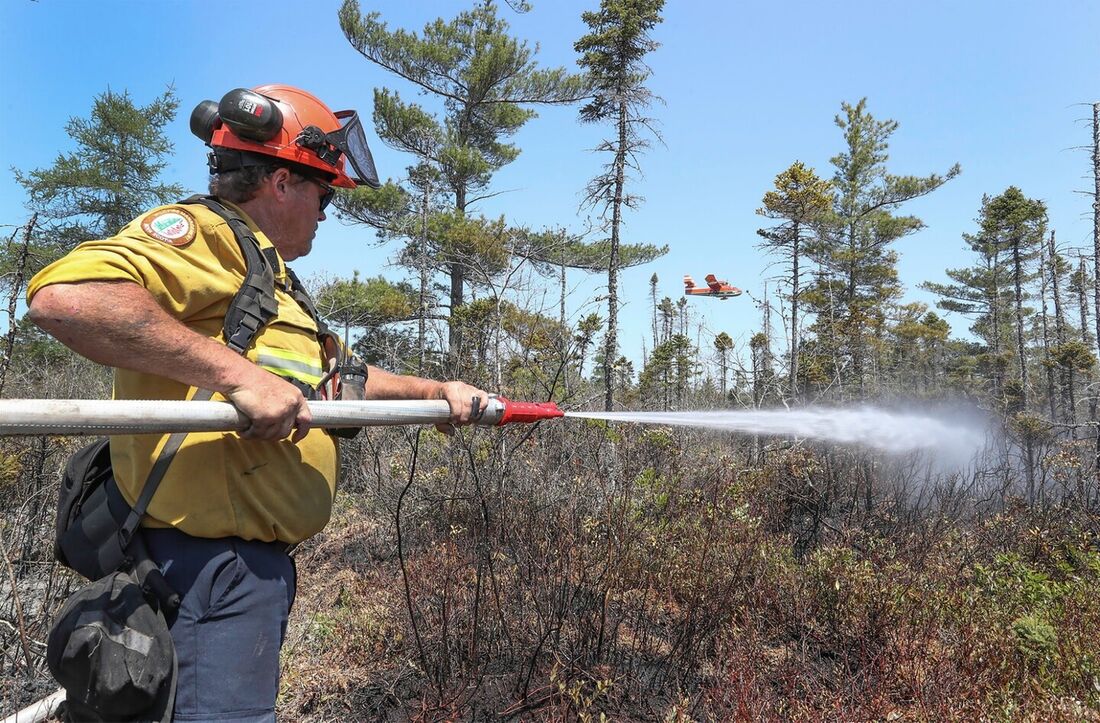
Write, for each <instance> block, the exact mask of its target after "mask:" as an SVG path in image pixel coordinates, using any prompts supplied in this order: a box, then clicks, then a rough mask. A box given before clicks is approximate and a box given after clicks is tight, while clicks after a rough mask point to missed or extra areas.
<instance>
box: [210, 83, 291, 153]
mask: <svg viewBox="0 0 1100 723" xmlns="http://www.w3.org/2000/svg"><path fill="white" fill-rule="evenodd" d="M218 116H219V117H220V118H221V120H222V123H224V124H226V125H227V126H229V129H230V130H231V131H233V132H234V133H236V134H237V135H238V136H240V137H241V138H247V139H248V140H250V141H258V142H260V143H263V142H264V141H269V140H271V139H272V138H274V137H275V136H276V134H278V132H279V131H280V130H282V128H283V114H282V111H280V110H279V106H277V105H276V104H275V102H274V101H272V100H271V99H270V98H265V97H264V96H262V95H260V94H259V93H256V92H255V91H251V90H248V89H247V88H237V89H236V90H231V91H229V92H228V93H226V94H225V95H224V96H223V97H222V100H221V102H220V103H218Z"/></svg>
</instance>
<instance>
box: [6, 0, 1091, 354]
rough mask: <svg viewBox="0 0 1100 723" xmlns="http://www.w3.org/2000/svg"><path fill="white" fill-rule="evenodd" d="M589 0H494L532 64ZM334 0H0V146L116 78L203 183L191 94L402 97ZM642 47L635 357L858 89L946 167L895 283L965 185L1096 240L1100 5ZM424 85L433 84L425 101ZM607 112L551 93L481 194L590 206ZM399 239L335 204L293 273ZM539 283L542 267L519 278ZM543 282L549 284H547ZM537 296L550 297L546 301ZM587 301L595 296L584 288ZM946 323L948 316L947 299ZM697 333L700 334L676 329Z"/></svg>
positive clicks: (489, 207)
mask: <svg viewBox="0 0 1100 723" xmlns="http://www.w3.org/2000/svg"><path fill="white" fill-rule="evenodd" d="M596 2H597V0H584V1H583V2H576V1H574V0H568V1H566V0H559V1H557V2H549V0H534V10H533V11H532V12H531V13H528V14H526V15H517V14H515V13H513V12H512V11H511V10H509V9H508V8H507V7H504V8H503V9H502V10H501V12H502V14H503V15H504V16H505V17H506V18H507V19H508V20H509V22H510V23H511V25H512V29H513V32H514V34H515V35H516V36H517V37H520V38H524V39H526V40H528V41H529V42H530V43H531V44H532V45H534V44H536V43H537V44H538V45H539V48H540V52H539V55H538V58H539V59H540V61H541V62H542V63H543V64H545V65H566V66H569V67H571V68H572V67H575V66H574V63H575V59H576V55H575V53H574V52H573V50H572V44H573V42H574V41H575V40H576V38H577V37H579V36H580V35H581V34H582V33H583V32H584V26H583V24H582V22H581V20H580V14H581V12H582V11H583V10H586V9H593V8H594V7H595V6H596ZM339 5H340V2H339V0H311V1H310V2H309V3H303V2H300V1H298V2H289V1H284V0H267V1H266V2H255V1H253V0H229V1H227V2H223V3H220V4H216V3H210V2H198V1H183V0H180V1H176V2H167V1H154V0H143V1H138V0H97V1H96V2H89V1H85V0H38V1H37V2H31V1H30V0H4V1H3V2H2V3H0V88H2V90H3V93H2V95H0V97H2V100H0V104H2V106H3V113H0V165H2V166H3V167H4V168H5V169H8V168H10V167H13V166H14V167H17V168H21V169H30V168H34V167H43V166H47V165H49V164H50V163H51V162H52V161H53V159H54V158H55V156H56V154H57V153H58V152H59V151H63V150H67V149H69V148H70V147H71V146H70V143H69V139H68V138H67V137H66V135H65V133H64V124H65V121H66V120H67V119H68V118H69V117H70V116H73V115H78V116H84V115H87V113H88V111H89V109H90V106H91V102H92V98H93V97H94V96H95V95H96V94H97V93H100V92H102V91H103V90H105V89H106V88H108V87H110V88H112V89H114V90H123V89H125V90H127V91H129V92H130V93H131V95H132V96H133V98H134V99H135V101H137V102H139V103H146V102H148V101H149V100H151V99H152V98H153V97H155V96H156V95H157V94H158V93H160V92H161V91H163V89H164V87H165V86H166V85H167V84H172V85H174V87H175V89H176V92H177V94H178V95H179V97H180V100H181V106H180V113H179V116H178V117H177V119H176V121H175V122H174V123H173V124H172V125H171V127H170V128H169V135H170V137H171V138H172V139H173V141H174V142H175V146H176V156H175V159H174V162H173V163H172V165H171V166H170V168H169V169H168V171H167V173H166V178H167V179H168V180H173V181H179V182H180V183H182V184H184V185H185V186H186V187H187V188H189V189H192V190H200V189H201V188H203V186H204V185H205V180H206V176H205V163H204V152H203V147H202V144H201V142H200V141H199V140H198V139H196V138H194V137H193V136H191V135H190V133H189V131H188V129H187V118H188V115H189V113H190V110H191V108H192V107H193V106H194V105H195V104H196V103H198V102H199V101H201V100H203V99H206V98H213V99H217V98H219V97H220V96H221V94H223V93H224V92H226V91H227V90H229V89H231V88H234V87H240V86H254V85H259V84H262V83H267V82H280V83H288V84H292V85H299V86H301V87H303V88H306V89H308V90H310V91H312V92H314V93H315V94H317V95H318V96H320V97H321V98H322V99H324V100H325V101H326V102H328V103H329V104H330V105H331V106H333V107H334V108H336V107H340V108H346V107H350V108H358V109H359V110H360V111H361V112H362V113H363V114H364V115H366V116H369V114H370V109H371V98H372V93H373V89H374V88H376V87H383V86H385V87H391V88H394V89H396V90H398V91H400V92H401V93H402V95H403V96H404V97H407V98H410V97H413V96H414V95H415V91H414V90H413V89H412V88H410V87H409V86H408V84H406V83H404V82H402V81H400V80H398V79H396V78H394V77H392V76H389V75H387V74H386V73H384V72H383V71H381V70H380V69H378V68H377V67H375V66H373V65H372V64H370V63H369V62H367V61H366V60H365V59H363V58H362V57H361V56H359V54H358V53H356V52H355V51H354V50H353V49H352V48H351V47H350V45H349V44H348V43H347V41H346V40H345V39H344V37H343V35H342V34H341V32H340V29H339V27H338V25H337V21H336V12H337V9H338V7H339ZM468 5H469V3H467V2H453V1H451V0H436V1H435V2H425V1H413V0H376V1H375V2H373V3H370V4H367V3H364V7H370V8H373V9H376V10H378V11H379V12H381V14H382V16H383V18H385V19H386V20H387V21H388V22H389V24H390V25H391V27H405V28H408V29H416V30H419V29H420V28H421V27H422V26H423V25H424V23H425V22H427V21H429V20H432V19H434V18H436V17H439V16H442V17H445V18H450V17H452V16H453V15H454V13H455V12H457V11H458V10H460V9H463V8H465V7H468ZM664 16H665V22H664V23H663V24H662V25H661V26H660V27H659V28H658V29H657V31H656V33H655V38H656V39H657V40H658V41H660V42H661V43H662V47H661V48H660V49H659V50H657V51H656V52H655V53H654V54H653V55H652V56H651V63H650V64H651V66H652V68H653V77H652V79H651V81H650V87H651V88H652V90H653V91H654V92H655V93H657V94H658V95H659V96H661V97H662V98H663V99H664V101H665V102H664V104H663V105H656V106H654V107H653V109H652V115H653V117H654V118H656V119H657V121H658V122H659V127H660V130H661V133H662V136H663V140H664V143H663V145H662V144H660V143H655V144H654V146H653V148H652V149H651V151H650V152H649V153H648V154H647V155H646V157H645V158H644V160H643V163H644V171H645V176H644V177H642V178H638V179H635V182H634V184H633V185H632V189H633V191H634V192H635V193H639V194H641V195H642V196H644V197H645V199H646V201H645V203H644V204H643V205H642V206H641V208H640V209H638V210H637V211H635V212H631V213H629V215H628V216H627V218H626V221H627V226H626V228H625V238H626V239H627V240H629V241H648V242H652V243H657V244H668V245H669V247H670V252H669V254H668V255H667V256H665V257H663V258H662V259H660V260H658V261H656V262H654V263H653V264H650V265H648V266H645V267H640V268H637V269H632V270H629V271H627V272H626V273H625V274H624V278H623V284H622V286H623V291H624V298H625V302H626V305H625V306H624V308H623V311H622V316H621V319H622V327H623V336H622V344H623V349H624V351H625V352H626V353H627V354H628V355H629V356H631V357H633V358H634V359H635V360H640V356H641V354H640V348H641V339H642V337H643V335H645V334H646V333H647V330H648V328H649V305H648V298H647V297H648V279H649V277H650V275H651V274H652V273H654V272H656V273H657V274H658V276H659V277H660V280H661V288H660V290H661V293H662V294H663V295H669V296H672V297H673V298H676V297H678V296H679V294H680V291H681V289H682V286H681V283H680V279H681V277H682V276H683V275H684V274H692V275H694V276H695V277H696V279H697V280H698V279H700V278H701V277H702V276H703V275H705V274H706V273H708V272H710V271H714V272H715V273H717V274H719V276H722V277H725V278H728V279H729V281H730V282H731V283H733V284H735V285H738V286H741V287H742V288H745V289H747V290H748V291H749V292H750V293H751V294H752V295H754V296H755V297H757V298H759V297H760V295H761V292H762V291H763V287H764V281H765V279H766V278H767V277H768V276H769V275H770V274H771V273H773V272H772V271H769V270H768V259H767V258H766V257H764V256H763V255H762V254H761V253H760V252H759V251H757V250H756V249H755V248H754V246H755V243H756V240H757V237H756V234H755V230H756V229H757V228H759V227H760V226H761V225H764V224H763V223H762V222H763V221H764V219H762V218H760V217H758V216H756V215H755V213H754V211H755V209H756V208H758V207H759V206H760V199H761V197H762V195H763V194H764V192H766V191H767V190H768V189H769V188H771V186H772V181H773V179H774V177H775V175H776V174H777V173H779V172H780V171H782V170H783V169H785V168H786V167H787V166H789V165H790V164H791V163H792V162H793V161H795V160H801V161H803V162H805V163H807V164H809V165H811V166H813V167H814V168H816V170H817V171H818V173H819V175H822V176H824V177H829V176H831V175H832V168H831V166H830V165H829V158H830V157H832V156H833V155H835V154H836V153H838V152H839V151H840V150H841V143H842V138H841V135H840V131H839V129H837V128H836V127H835V126H834V124H833V117H834V116H835V115H836V114H837V113H838V112H839V110H840V104H841V102H842V101H849V102H855V101H858V100H859V99H860V98H861V97H867V98H868V109H869V110H870V112H871V113H873V114H874V115H875V116H876V117H878V118H880V119H885V118H892V119H894V120H896V121H898V122H899V123H900V128H899V130H898V131H897V133H895V134H894V137H893V139H892V143H891V148H890V152H891V159H890V162H889V169H890V171H891V172H893V173H896V174H921V175H923V174H927V173H931V172H941V173H942V172H944V171H946V170H947V169H948V168H949V167H950V166H951V165H952V164H953V163H955V162H958V163H960V164H961V165H962V174H961V175H960V176H959V177H958V178H957V179H955V180H953V181H951V182H950V183H949V184H947V185H946V186H944V187H943V188H942V189H940V190H939V191H937V192H936V193H934V194H932V195H931V196H929V197H927V198H924V199H919V200H918V201H915V202H913V203H911V204H909V205H907V206H906V207H904V209H903V211H904V212H906V213H912V214H915V215H917V216H919V217H921V218H922V219H923V220H924V221H925V223H926V224H927V228H925V229H924V230H923V231H921V232H919V233H917V234H914V235H912V236H910V237H907V238H906V239H903V240H902V241H900V242H899V243H897V244H896V249H897V250H898V252H899V253H900V254H901V261H900V264H899V271H900V275H901V279H902V281H903V282H904V284H905V285H906V289H907V291H906V298H907V299H909V300H920V301H926V302H930V301H931V299H930V298H929V297H928V295H927V294H925V293H924V292H922V291H920V290H918V289H916V285H917V284H918V283H919V282H921V281H924V280H942V279H943V278H944V277H943V269H944V268H946V267H951V266H961V265H965V264H967V263H968V261H969V260H968V258H967V256H966V253H965V249H964V247H963V243H962V241H961V238H960V237H961V234H962V233H964V232H967V231H970V230H972V229H973V226H974V222H973V219H974V217H975V216H976V215H977V211H978V208H979V204H980V201H981V197H982V194H983V193H988V194H997V193H1000V192H1001V191H1003V190H1004V189H1005V188H1006V187H1007V186H1009V185H1017V186H1019V187H1020V188H1022V189H1023V191H1024V192H1025V193H1026V194H1027V195H1028V196H1031V197H1034V198H1039V199H1042V200H1043V201H1045V202H1046V204H1047V206H1048V208H1049V211H1050V220H1051V226H1052V227H1053V228H1054V229H1056V230H1057V233H1058V240H1059V243H1060V245H1062V246H1063V247H1065V248H1067V249H1068V248H1073V247H1081V248H1089V247H1091V198H1089V197H1088V196H1085V195H1083V194H1082V193H1080V192H1081V191H1085V190H1088V189H1090V188H1091V185H1092V184H1091V179H1090V178H1089V177H1088V174H1089V171H1090V163H1089V157H1088V154H1087V153H1086V152H1085V151H1083V150H1078V149H1076V148H1077V147H1079V146H1084V145H1086V144H1087V143H1089V141H1090V137H1091V133H1090V128H1089V126H1088V125H1087V124H1086V122H1085V119H1087V118H1090V117H1091V109H1090V108H1089V107H1088V106H1087V104H1089V103H1092V102H1094V101H1100V52H1098V50H1097V48H1098V44H1097V38H1098V37H1100V4H1098V3H1095V2H1091V1H1087V0H1062V1H1060V2H1049V3H1039V2H1023V1H1019V0H955V1H953V2H952V1H949V0H925V1H924V2H920V3H899V2H883V1H882V0H877V1H872V0H840V1H838V2H832V3H823V2H819V1H818V2H814V1H811V0H797V1H792V2H726V3H718V2H683V1H681V2H675V0H673V1H671V2H669V4H668V6H667V7H666V9H665V13H664ZM425 101H426V102H430V100H429V99H425ZM604 131H605V129H603V128H599V127H592V126H586V127H582V126H580V125H578V123H577V122H576V109H575V108H546V109H542V110H540V113H539V117H538V118H536V119H535V120H533V121H531V122H530V123H529V124H528V125H527V126H526V127H524V128H523V129H522V130H521V132H520V133H519V134H517V136H516V137H515V142H516V143H517V144H518V145H519V146H520V147H521V149H522V151H523V152H522V154H521V155H520V157H519V159H518V160H516V161H515V162H514V163H513V164H511V165H510V166H508V167H506V168H505V169H503V170H502V171H500V172H499V173H498V174H497V176H496V177H495V179H494V182H493V185H492V190H494V191H500V192H503V193H501V194H500V195H498V196H496V197H494V198H493V199H490V200H489V201H487V202H484V203H483V204H482V205H481V207H480V209H479V210H480V211H482V212H483V213H486V214H488V215H494V216H495V215H499V214H504V215H506V216H507V217H508V218H509V219H510V220H511V221H513V222H514V223H517V224H524V225H528V226H531V227H535V228H540V227H545V226H564V227H566V228H569V229H572V230H574V231H579V230H581V229H583V228H584V227H585V225H586V216H587V215H588V213H587V212H583V211H579V210H578V203H579V201H580V198H581V191H582V189H583V188H584V185H585V183H586V182H587V180H588V179H589V178H590V177H591V176H592V175H594V174H595V173H596V172H597V170H598V168H599V165H600V163H601V162H602V160H603V159H601V158H600V157H599V156H598V155H596V154H594V153H592V152H590V150H589V149H591V148H592V147H594V146H595V144H596V143H597V142H598V140H599V138H600V136H601V134H602V133H603V132H604ZM372 145H373V148H374V151H375V157H376V161H377V163H378V167H379V170H380V173H381V174H382V175H383V176H384V177H385V176H389V177H393V178H400V177H402V176H403V174H404V169H405V168H406V166H407V165H409V164H410V162H411V160H410V159H409V158H407V157H403V156H401V155H400V154H398V153H396V152H394V151H391V150H389V149H387V148H385V147H383V146H382V145H381V143H380V142H375V143H373V144H372ZM23 201H24V196H23V192H22V189H21V187H19V186H18V185H17V184H16V183H15V182H14V179H13V178H12V176H11V174H10V172H5V173H4V174H3V175H2V176H0V225H2V226H0V232H3V233H4V234H5V235H8V234H10V233H11V228H12V226H13V225H18V224H20V223H22V222H24V221H25V219H26V217H27V213H26V211H25V210H24V208H23ZM395 251H396V249H394V248H385V247H383V248H379V247H378V246H377V244H376V243H375V240H374V237H373V234H372V233H371V232H369V231H367V230H364V229H361V228H353V227H347V226H342V225H341V224H340V222H338V221H336V220H334V219H333V220H329V221H328V222H326V223H325V224H324V225H323V226H322V227H321V231H320V233H319V235H318V240H317V243H316V244H315V246H314V252H313V253H312V254H311V255H310V256H309V257H307V258H305V259H301V260H299V261H298V262H296V263H295V264H294V266H295V268H296V269H297V270H298V272H299V274H300V275H303V276H309V275H312V274H321V273H326V274H329V275H341V274H343V275H347V274H349V272H350V270H351V269H353V268H354V269H359V270H360V271H361V272H362V273H363V274H375V273H383V274H384V275H386V276H388V277H390V278H393V279H399V278H403V276H404V272H403V271H402V270H401V269H399V268H395V267H392V266H390V265H389V263H388V262H389V259H390V258H391V257H392V255H393V254H394V252H395ZM571 285H575V287H576V290H575V293H574V295H573V297H572V298H571V304H570V313H571V314H574V315H575V314H578V313H581V312H582V311H586V310H590V309H591V308H593V307H591V305H590V301H589V300H590V299H591V298H592V297H594V296H596V295H598V294H599V293H600V292H601V290H600V285H599V278H598V276H593V277H588V278H583V275H581V274H579V273H574V275H573V277H571ZM529 293H530V294H533V295H535V296H536V297H537V296H538V295H539V293H540V291H539V286H538V285H535V286H534V287H533V288H532V289H531V290H530V292H529ZM546 293H548V294H549V293H553V291H552V289H551V290H550V291H548V292H546ZM547 303H548V304H549V305H551V306H552V305H553V303H554V302H553V300H552V299H550V300H548V301H547ZM586 304H589V305H587V306H586ZM691 308H692V310H693V314H694V316H693V324H694V323H699V322H701V323H702V324H703V326H704V329H705V331H704V335H705V336H704V337H703V342H704V344H708V345H709V343H708V341H707V336H710V335H712V334H713V333H716V332H718V331H727V332H729V333H730V334H731V335H732V336H733V337H734V338H735V339H736V340H738V342H739V346H741V345H742V344H744V343H745V342H747V339H748V337H749V336H750V335H751V333H752V332H753V331H755V330H756V328H758V325H759V313H758V310H757V309H756V308H754V305H753V301H752V299H750V298H749V297H748V296H743V297H741V298H740V299H736V300H731V301H727V302H717V301H714V300H707V299H704V300H692V301H691ZM949 320H950V321H951V323H952V326H953V327H954V328H955V330H956V332H959V333H963V332H964V331H965V328H966V325H967V324H966V321H965V320H964V319H961V318H959V317H957V316H951V317H949ZM693 333H694V332H693Z"/></svg>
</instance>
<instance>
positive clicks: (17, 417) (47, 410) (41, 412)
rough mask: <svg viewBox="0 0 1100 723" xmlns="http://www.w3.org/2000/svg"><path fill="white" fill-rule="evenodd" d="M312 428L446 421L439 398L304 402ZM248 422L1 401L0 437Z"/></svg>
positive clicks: (214, 411)
mask: <svg viewBox="0 0 1100 723" xmlns="http://www.w3.org/2000/svg"><path fill="white" fill-rule="evenodd" d="M482 404H483V405H485V406H486V409H485V412H484V414H483V416H482V418H481V420H480V423H482V424H496V423H497V422H498V421H499V420H500V416H501V414H502V413H503V409H504V407H503V405H502V404H501V403H500V402H498V401H497V400H496V399H495V398H490V399H489V400H482ZM309 409H310V412H311V414H312V415H313V425H312V426H314V427H325V428H329V427H382V426H394V425H401V424H439V423H442V422H446V421H447V420H448V419H449V418H450V407H449V406H448V404H447V402H445V401H443V400H409V401H404V400H403V401H393V400H372V401H366V402H321V401H317V402H309ZM248 424H249V422H248V418H247V417H245V416H244V415H243V414H241V413H240V412H238V411H237V409H236V407H234V406H233V405H232V404H230V403H229V402H181V401H161V400H131V399H114V400H108V401H104V400H94V399H4V400H0V436H3V435H19V434H70V435H73V434H86V435H110V434H167V433H170V432H230V431H239V430H242V429H245V428H247V427H248Z"/></svg>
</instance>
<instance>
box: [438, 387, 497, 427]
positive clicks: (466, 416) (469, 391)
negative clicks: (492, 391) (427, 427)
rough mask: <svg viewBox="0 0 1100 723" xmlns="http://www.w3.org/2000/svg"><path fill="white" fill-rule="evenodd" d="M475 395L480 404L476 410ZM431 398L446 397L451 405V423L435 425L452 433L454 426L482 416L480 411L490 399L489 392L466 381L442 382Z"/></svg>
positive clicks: (471, 422) (472, 421)
mask: <svg viewBox="0 0 1100 723" xmlns="http://www.w3.org/2000/svg"><path fill="white" fill-rule="evenodd" d="M474 397H477V399H478V405H479V409H478V410H476V411H475V410H474V408H473V406H474ZM431 398H432V399H444V400H446V401H447V404H448V405H450V407H451V419H450V423H449V424H437V425H436V426H435V428H436V429H438V430H439V431H440V432H444V433H446V434H450V433H451V432H453V431H454V426H462V425H464V424H473V423H474V422H476V421H477V420H478V419H479V418H480V417H481V414H480V412H481V410H482V409H484V408H485V403H486V402H487V401H488V400H489V393H488V392H486V391H484V390H483V389H478V388H477V387H475V386H471V385H469V384H467V383H466V382H442V383H440V385H439V387H438V388H437V389H436V392H435V394H434V395H433V396H432V397H431ZM452 425H453V426H452Z"/></svg>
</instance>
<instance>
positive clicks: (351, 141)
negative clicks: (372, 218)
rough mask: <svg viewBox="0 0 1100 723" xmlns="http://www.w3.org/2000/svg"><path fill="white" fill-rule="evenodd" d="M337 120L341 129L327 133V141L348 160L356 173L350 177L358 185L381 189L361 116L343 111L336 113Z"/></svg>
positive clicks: (349, 111)
mask: <svg viewBox="0 0 1100 723" xmlns="http://www.w3.org/2000/svg"><path fill="white" fill-rule="evenodd" d="M336 118H337V119H338V120H339V121H340V129H339V130H335V131H332V132H331V133H327V134H326V135H325V140H327V141H328V142H329V143H331V144H332V145H333V146H334V147H336V148H337V149H338V150H339V151H340V152H341V153H343V154H344V157H345V158H347V160H348V163H350V164H351V167H352V170H354V171H355V173H354V174H350V173H349V174H348V175H349V176H352V178H353V180H355V182H356V183H360V184H366V185H368V186H370V187H371V188H378V187H380V186H381V185H382V184H381V183H379V181H378V171H377V170H376V169H375V167H374V157H373V156H372V155H371V152H370V146H368V145H367V136H366V133H364V132H363V124H362V123H361V122H360V120H359V114H358V113H356V112H355V111H353V110H342V111H339V112H337V113H336Z"/></svg>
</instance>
